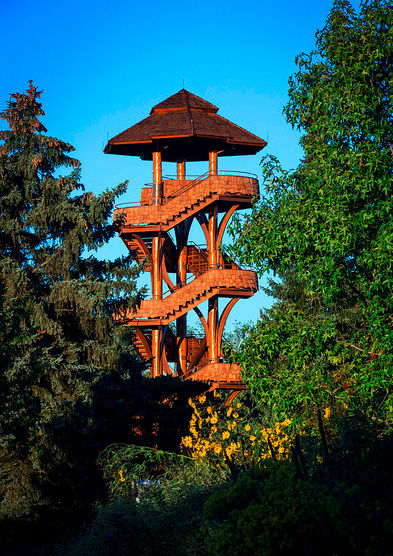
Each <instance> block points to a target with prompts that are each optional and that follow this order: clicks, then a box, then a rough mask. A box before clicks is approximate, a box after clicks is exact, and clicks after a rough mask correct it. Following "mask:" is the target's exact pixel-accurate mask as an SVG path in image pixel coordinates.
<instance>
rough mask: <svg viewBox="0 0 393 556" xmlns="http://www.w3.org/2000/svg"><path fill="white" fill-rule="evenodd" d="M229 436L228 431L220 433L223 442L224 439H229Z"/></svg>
mask: <svg viewBox="0 0 393 556" xmlns="http://www.w3.org/2000/svg"><path fill="white" fill-rule="evenodd" d="M229 436H230V435H229V432H228V431H225V432H223V433H222V437H223V439H224V440H225V439H226V438H229Z"/></svg>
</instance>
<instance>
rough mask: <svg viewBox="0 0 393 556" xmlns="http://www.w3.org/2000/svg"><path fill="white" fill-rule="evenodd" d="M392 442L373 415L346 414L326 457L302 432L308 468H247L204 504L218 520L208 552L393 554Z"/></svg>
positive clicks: (287, 465) (208, 515) (272, 465)
mask: <svg viewBox="0 0 393 556" xmlns="http://www.w3.org/2000/svg"><path fill="white" fill-rule="evenodd" d="M310 441H311V442H310ZM307 446H308V448H307V449H304V447H307ZM392 446H393V444H392V439H391V438H388V437H385V438H384V439H380V438H377V437H376V436H375V430H373V429H372V427H370V425H369V423H367V421H364V420H362V419H354V418H351V419H348V418H346V419H345V420H343V421H341V423H340V435H338V436H337V437H336V438H335V440H334V443H332V444H331V445H329V449H328V453H327V454H326V456H325V458H324V459H323V462H322V463H321V462H320V463H318V462H317V460H316V459H315V452H314V448H315V439H307V438H302V448H301V451H302V452H303V453H302V459H303V462H304V466H303V470H306V469H307V470H308V471H307V474H306V475H305V474H304V473H299V468H298V467H296V468H295V466H293V465H292V464H291V463H289V462H287V461H275V462H273V461H271V460H270V461H267V462H265V466H264V467H263V468H260V467H259V468H255V469H253V470H251V471H248V472H245V473H242V474H241V475H239V477H238V479H237V480H236V481H234V482H233V483H232V484H231V485H230V486H229V487H226V488H224V489H222V490H220V491H218V492H216V493H215V494H213V495H212V496H211V497H210V499H209V500H208V501H207V502H206V504H205V517H206V519H208V520H209V521H211V522H212V523H215V524H216V526H215V531H214V529H213V532H212V536H211V539H210V542H209V549H210V550H209V554H216V555H221V554H228V553H229V554H234V555H236V554H238V555H243V554H246V553H251V554H257V555H259V554H261V555H264V556H265V555H266V556H268V555H271V556H273V555H277V556H278V555H284V554H290V555H303V554H305V553H307V554H318V555H326V556H327V555H329V556H333V555H335V554H345V555H348V556H350V555H353V556H355V555H367V556H371V555H373V556H377V555H379V554H391V553H392V552H391V550H390V547H391V546H392V540H393V521H392V517H393V516H392V510H391V508H392V501H393V483H392V477H391V472H390V460H391V452H392ZM320 461H321V460H320Z"/></svg>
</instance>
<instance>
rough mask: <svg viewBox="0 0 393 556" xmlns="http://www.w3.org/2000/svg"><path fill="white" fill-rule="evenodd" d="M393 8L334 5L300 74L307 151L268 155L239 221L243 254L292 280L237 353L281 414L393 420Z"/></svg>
mask: <svg viewBox="0 0 393 556" xmlns="http://www.w3.org/2000/svg"><path fill="white" fill-rule="evenodd" d="M392 8H393V4H392V2H391V0H370V1H367V0H365V1H362V2H361V4H360V10H359V13H358V14H356V13H355V12H354V10H353V9H352V8H351V5H350V3H349V2H347V1H344V0H337V1H335V2H334V5H333V9H332V11H331V13H330V15H329V17H328V19H327V22H326V25H325V27H324V28H323V29H322V30H321V31H319V32H318V33H317V41H316V50H315V51H313V52H312V53H311V54H302V55H300V56H298V58H297V68H298V70H297V73H296V74H295V75H294V76H292V77H291V78H290V80H289V101H288V104H287V106H286V107H285V110H284V111H285V114H286V117H287V121H288V122H289V123H290V124H291V125H292V126H293V127H296V128H297V129H299V130H300V131H302V132H303V136H302V139H301V144H302V147H303V149H304V159H303V160H302V161H301V163H300V164H299V166H298V168H297V169H296V170H295V171H293V172H288V171H286V170H284V169H283V168H282V167H281V166H280V164H279V162H278V160H277V159H276V158H275V157H273V156H270V157H265V158H264V159H263V161H262V173H263V178H264V186H265V190H266V193H265V195H264V196H263V197H262V199H261V201H260V202H259V203H257V204H256V205H255V206H254V208H253V211H252V214H250V215H248V216H246V217H245V218H243V219H241V218H240V217H238V218H235V220H234V224H233V225H232V230H231V233H232V236H233V239H234V243H233V245H232V247H231V249H230V251H231V255H232V256H237V257H238V259H239V260H240V262H244V263H246V264H251V265H253V266H255V267H256V268H257V269H258V270H259V271H260V272H261V273H262V272H265V271H270V272H274V273H275V274H278V275H279V277H280V278H281V279H282V280H283V282H284V283H283V287H282V288H281V291H280V289H279V286H277V285H276V286H273V294H277V297H278V300H279V301H278V303H277V304H276V305H275V306H274V307H273V308H272V310H271V311H269V312H267V313H266V315H263V316H262V318H261V320H260V321H259V322H258V324H257V325H255V326H254V327H251V328H250V329H246V330H245V333H247V332H249V336H246V338H245V340H244V342H243V343H242V345H241V347H240V349H239V350H238V351H237V353H236V357H239V356H240V361H239V362H240V363H241V364H242V365H243V368H244V376H245V379H246V381H247V383H248V384H249V386H250V388H251V389H252V390H253V391H254V392H255V395H256V396H262V397H264V398H265V399H266V400H267V401H268V403H270V404H271V405H273V406H274V407H275V408H276V410H277V412H278V413H279V414H281V415H282V414H285V415H286V416H289V417H291V416H292V415H291V413H288V412H289V411H291V412H294V413H295V414H300V412H302V411H303V410H304V409H305V408H306V409H307V408H308V407H309V406H310V405H314V406H315V405H316V406H319V407H321V406H323V405H324V404H342V405H343V404H345V405H348V406H350V407H352V408H354V407H360V408H361V409H362V410H364V411H365V412H367V413H368V414H370V415H371V416H373V417H376V418H378V419H380V421H381V424H383V426H389V427H391V426H392V422H393V421H392V393H393V390H392V386H393V384H392V377H391V372H390V369H391V368H392V365H393V331H392V322H393V287H392V286H393V274H392V269H391V260H392V254H393V252H392V245H393V220H392V214H393V204H392V203H393V200H392V199H393V197H392V195H391V189H392V170H393V145H392V140H391V129H392V124H393V79H392V69H391V68H392V64H391V60H392V59H393V40H392V39H393V9H392Z"/></svg>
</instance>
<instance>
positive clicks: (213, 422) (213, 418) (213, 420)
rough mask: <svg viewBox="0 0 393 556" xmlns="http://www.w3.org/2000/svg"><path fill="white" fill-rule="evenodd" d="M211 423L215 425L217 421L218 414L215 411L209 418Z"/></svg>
mask: <svg viewBox="0 0 393 556" xmlns="http://www.w3.org/2000/svg"><path fill="white" fill-rule="evenodd" d="M210 422H211V424H212V425H216V424H217V423H218V415H217V413H215V414H214V415H213V416H212V418H211V419H210Z"/></svg>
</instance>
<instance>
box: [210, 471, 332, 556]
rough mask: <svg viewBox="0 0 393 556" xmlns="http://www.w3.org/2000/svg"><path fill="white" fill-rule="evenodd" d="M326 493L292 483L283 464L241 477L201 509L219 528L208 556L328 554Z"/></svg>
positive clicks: (293, 477) (296, 481)
mask: <svg viewBox="0 0 393 556" xmlns="http://www.w3.org/2000/svg"><path fill="white" fill-rule="evenodd" d="M329 506H333V508H334V509H335V502H334V499H333V498H332V497H331V496H329V494H328V492H327V489H326V488H323V487H321V486H316V485H314V484H312V483H310V482H308V481H304V480H302V479H299V478H297V477H296V473H295V470H294V468H293V466H291V464H289V463H284V462H275V463H274V464H270V465H269V464H267V465H266V467H265V468H264V469H261V470H258V471H254V472H253V473H251V472H250V473H247V474H241V475H240V476H239V478H238V479H237V481H236V482H235V483H234V484H232V485H231V486H230V487H229V488H228V489H226V490H223V491H219V492H217V493H216V494H213V496H212V497H211V498H210V499H209V500H208V502H207V503H206V505H205V515H206V517H207V518H209V519H211V520H214V521H217V522H219V523H221V526H220V527H219V528H218V530H217V532H216V534H215V535H214V537H213V539H212V541H211V544H210V549H211V551H212V553H213V554H217V555H221V554H228V553H229V554H233V555H239V556H240V555H243V554H247V553H249V554H255V555H258V556H259V555H263V556H273V555H276V554H277V555H278V554H282V555H284V554H291V555H297V554H299V555H300V554H304V553H305V551H307V550H309V549H310V547H312V552H311V553H312V554H321V555H324V554H332V552H331V550H329V548H330V547H331V539H330V535H331V533H332V527H331V522H330V516H329V512H328V507H329Z"/></svg>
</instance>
